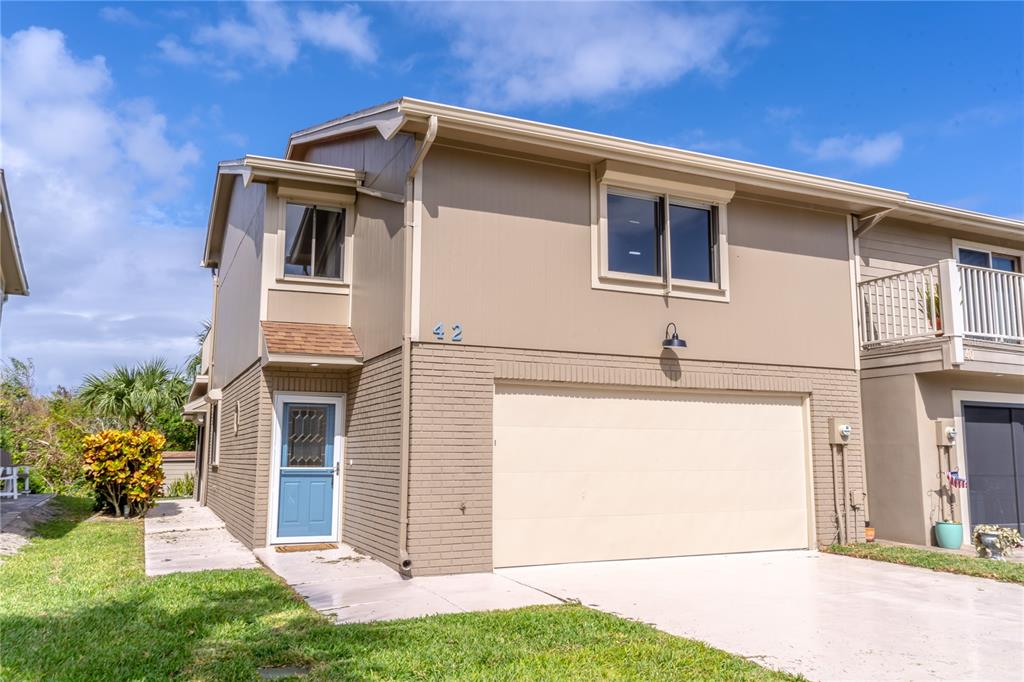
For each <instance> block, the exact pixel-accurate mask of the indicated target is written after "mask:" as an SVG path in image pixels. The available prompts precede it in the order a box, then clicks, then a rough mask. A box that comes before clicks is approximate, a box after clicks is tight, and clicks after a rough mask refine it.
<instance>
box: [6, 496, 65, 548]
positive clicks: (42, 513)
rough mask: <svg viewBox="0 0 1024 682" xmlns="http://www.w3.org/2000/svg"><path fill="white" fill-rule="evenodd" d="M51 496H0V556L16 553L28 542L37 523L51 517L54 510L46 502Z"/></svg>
mask: <svg viewBox="0 0 1024 682" xmlns="http://www.w3.org/2000/svg"><path fill="white" fill-rule="evenodd" d="M52 497H53V495H50V494H49V493H43V494H34V493H25V494H22V495H19V496H18V499H14V498H13V497H2V498H0V556H7V555H11V554H14V553H16V552H17V551H18V550H19V549H21V548H22V547H23V546H24V545H25V544H27V543H28V541H29V539H30V538H31V537H32V535H33V534H34V533H33V528H34V527H35V525H36V524H37V523H39V522H41V521H46V520H47V519H49V518H52V517H53V515H54V514H55V513H56V512H55V511H54V510H53V507H50V506H48V505H47V504H46V503H47V502H49V501H50V498H52Z"/></svg>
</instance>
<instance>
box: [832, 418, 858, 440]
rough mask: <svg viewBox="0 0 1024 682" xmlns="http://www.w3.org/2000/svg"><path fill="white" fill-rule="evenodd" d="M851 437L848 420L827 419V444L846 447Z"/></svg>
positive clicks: (851, 428)
mask: <svg viewBox="0 0 1024 682" xmlns="http://www.w3.org/2000/svg"><path fill="white" fill-rule="evenodd" d="M852 435H853V426H851V425H850V420H849V419H846V418H843V417H829V418H828V442H829V444H830V445H846V444H847V443H849V442H850V436H852Z"/></svg>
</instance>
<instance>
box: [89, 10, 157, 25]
mask: <svg viewBox="0 0 1024 682" xmlns="http://www.w3.org/2000/svg"><path fill="white" fill-rule="evenodd" d="M100 19H103V21H106V22H109V23H111V24H124V25H125V26H134V27H135V28H142V27H145V26H149V22H147V21H144V20H143V19H141V18H139V16H138V15H137V14H135V13H134V12H132V11H131V10H130V9H128V8H127V7H103V8H101V9H100Z"/></svg>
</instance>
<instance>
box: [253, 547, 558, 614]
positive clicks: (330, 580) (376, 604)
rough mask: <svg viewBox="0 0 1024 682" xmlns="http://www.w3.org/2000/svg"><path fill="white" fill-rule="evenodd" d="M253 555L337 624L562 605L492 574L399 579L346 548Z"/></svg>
mask: <svg viewBox="0 0 1024 682" xmlns="http://www.w3.org/2000/svg"><path fill="white" fill-rule="evenodd" d="M256 555H257V556H258V557H259V558H260V561H262V562H263V563H264V564H266V566H267V567H268V568H270V570H272V571H274V572H275V573H277V574H278V575H280V576H281V577H282V578H284V580H285V581H286V582H287V583H288V584H289V585H291V586H292V588H293V589H294V590H295V591H296V592H298V593H299V594H301V595H302V596H303V597H304V598H305V600H306V601H307V602H308V603H309V605H310V606H312V607H313V608H314V609H316V610H318V611H320V612H321V613H324V614H325V615H327V616H329V617H330V618H333V619H334V620H335V622H337V623H365V622H371V621H377V620H394V619H398V618H416V617H419V616H430V615H435V614H439V613H459V612H463V611H491V610H496V609H516V608H520V607H523V606H534V605H538V604H559V603H561V602H560V601H559V600H558V599H555V598H553V597H551V596H549V595H547V594H544V593H543V592H539V591H537V590H535V589H532V588H530V587H526V586H524V585H520V584H519V583H517V582H515V581H513V580H510V579H508V578H505V577H503V576H500V575H496V574H494V573H470V574H462V575H446V576H437V577H425V578H412V579H408V578H403V577H402V576H401V575H399V574H398V573H396V572H395V571H394V570H392V569H390V568H388V567H387V566H385V565H384V564H382V563H380V562H378V561H375V560H374V559H371V558H369V557H367V556H365V555H363V554H360V553H359V552H356V551H355V550H354V549H352V548H351V547H349V546H348V545H339V549H331V550H321V551H312V552H285V553H280V552H277V551H275V550H274V549H273V548H265V549H258V550H256Z"/></svg>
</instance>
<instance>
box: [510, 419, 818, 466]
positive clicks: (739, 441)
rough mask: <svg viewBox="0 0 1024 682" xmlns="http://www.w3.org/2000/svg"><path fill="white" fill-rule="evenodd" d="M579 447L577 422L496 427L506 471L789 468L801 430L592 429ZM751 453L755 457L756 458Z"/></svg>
mask: <svg viewBox="0 0 1024 682" xmlns="http://www.w3.org/2000/svg"><path fill="white" fill-rule="evenodd" d="M589 431H590V433H589V434H588V435H589V436H590V437H591V438H590V441H589V442H588V445H587V447H585V448H581V447H579V443H580V433H579V429H577V428H572V429H569V428H550V427H548V428H529V427H521V426H517V427H511V428H510V427H497V426H496V429H495V453H496V456H497V457H501V459H502V462H503V466H504V469H503V470H504V471H509V472H516V471H537V470H540V469H542V470H545V471H579V470H590V471H606V470H607V471H617V470H621V469H622V468H623V466H624V464H628V466H629V470H631V471H634V470H637V469H640V470H652V471H661V470H667V469H699V470H707V469H749V468H751V466H754V467H757V468H763V469H773V468H789V467H790V457H789V455H788V450H787V448H788V447H789V446H790V445H791V444H792V443H793V442H794V441H801V440H802V438H803V433H802V431H801V430H797V431H741V430H726V431H712V430H699V431H685V430H681V429H678V428H672V429H628V428H595V429H590V430H589ZM752 457H754V458H756V461H755V462H752V461H751V459H752Z"/></svg>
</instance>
